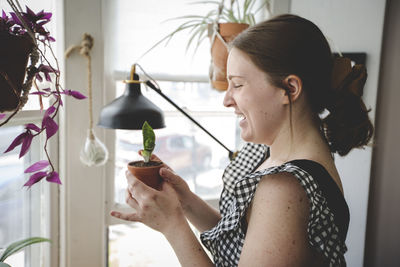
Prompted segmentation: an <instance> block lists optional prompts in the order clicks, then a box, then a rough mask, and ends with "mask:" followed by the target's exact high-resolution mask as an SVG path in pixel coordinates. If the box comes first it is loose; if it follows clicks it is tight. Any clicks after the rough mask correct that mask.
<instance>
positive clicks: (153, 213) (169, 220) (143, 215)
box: [111, 171, 186, 234]
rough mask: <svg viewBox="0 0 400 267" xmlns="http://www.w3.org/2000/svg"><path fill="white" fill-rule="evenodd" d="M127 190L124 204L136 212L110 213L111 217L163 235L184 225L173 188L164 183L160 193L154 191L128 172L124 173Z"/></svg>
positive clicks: (183, 217) (179, 205)
mask: <svg viewBox="0 0 400 267" xmlns="http://www.w3.org/2000/svg"><path fill="white" fill-rule="evenodd" d="M126 178H127V181H128V188H127V191H126V203H127V204H128V205H129V206H131V207H132V208H134V209H135V210H136V211H135V212H132V213H121V212H117V211H112V212H111V215H112V216H114V217H116V218H120V219H123V220H127V221H133V222H141V223H144V224H145V225H147V226H149V227H151V228H153V229H154V230H156V231H159V232H161V233H163V234H165V233H167V232H169V231H170V230H173V229H174V228H175V229H176V227H177V225H180V224H182V223H186V219H185V216H184V214H183V210H182V206H181V204H180V201H179V199H178V195H177V193H176V191H175V190H174V188H173V187H172V186H171V185H170V184H169V183H166V182H163V183H162V188H161V190H160V191H158V190H155V189H153V188H151V187H149V186H147V185H146V184H144V183H143V182H141V181H140V180H139V179H137V178H136V177H134V176H133V175H132V174H131V173H130V172H129V171H127V172H126Z"/></svg>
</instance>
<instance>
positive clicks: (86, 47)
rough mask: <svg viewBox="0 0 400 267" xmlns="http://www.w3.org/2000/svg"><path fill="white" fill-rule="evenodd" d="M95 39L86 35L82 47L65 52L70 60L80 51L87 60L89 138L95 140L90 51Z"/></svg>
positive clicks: (78, 46)
mask: <svg viewBox="0 0 400 267" xmlns="http://www.w3.org/2000/svg"><path fill="white" fill-rule="evenodd" d="M93 43H94V40H93V37H92V36H91V35H90V34H88V33H85V34H84V35H83V40H82V42H81V44H80V45H74V46H71V47H69V48H68V49H67V51H66V52H65V57H66V58H68V57H69V56H70V55H71V53H72V52H73V51H75V50H77V49H79V54H81V55H82V56H83V57H85V58H86V59H87V73H88V98H89V105H88V109H89V130H90V131H89V138H90V139H91V140H94V134H93V93H92V57H91V56H90V51H91V50H92V48H93Z"/></svg>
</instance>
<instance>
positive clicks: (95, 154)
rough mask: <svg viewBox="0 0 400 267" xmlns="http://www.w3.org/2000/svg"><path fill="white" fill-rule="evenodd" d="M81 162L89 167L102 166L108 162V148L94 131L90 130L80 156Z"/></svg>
mask: <svg viewBox="0 0 400 267" xmlns="http://www.w3.org/2000/svg"><path fill="white" fill-rule="evenodd" d="M80 159H81V162H82V163H83V164H85V165H87V166H89V167H91V166H101V165H103V164H105V163H106V162H107V160H108V151H107V148H106V146H105V145H104V144H103V143H102V142H101V141H100V140H99V139H98V138H97V137H96V136H95V135H94V133H93V130H91V129H89V130H88V135H87V137H86V141H85V145H84V146H83V148H82V150H81V154H80Z"/></svg>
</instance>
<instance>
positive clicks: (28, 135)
mask: <svg viewBox="0 0 400 267" xmlns="http://www.w3.org/2000/svg"><path fill="white" fill-rule="evenodd" d="M32 139H33V135H32V134H31V133H30V132H26V136H25V138H24V141H23V142H22V146H21V151H20V152H19V158H22V157H23V156H24V155H25V154H26V153H27V152H28V151H29V148H30V147H31V144H32Z"/></svg>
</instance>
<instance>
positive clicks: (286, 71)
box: [231, 14, 374, 156]
mask: <svg viewBox="0 0 400 267" xmlns="http://www.w3.org/2000/svg"><path fill="white" fill-rule="evenodd" d="M231 46H233V47H236V48H238V49H240V50H241V51H243V52H245V53H246V54H247V55H248V56H249V57H250V58H251V60H252V61H253V63H254V64H255V65H256V66H257V67H259V68H260V69H261V70H263V71H264V72H265V73H267V75H268V77H269V78H270V81H271V83H272V84H273V85H274V86H277V87H280V88H283V89H284V90H286V91H288V88H287V86H286V85H285V84H283V81H284V79H285V78H286V77H287V76H288V75H290V74H294V75H296V76H298V77H299V78H300V79H301V80H302V82H303V88H304V92H305V94H306V97H307V100H308V103H309V105H310V107H311V110H312V112H313V113H314V114H318V115H320V114H321V113H322V112H323V111H324V110H328V111H329V114H328V115H327V116H326V117H325V118H323V119H321V130H322V132H323V133H324V135H325V138H326V139H327V141H328V144H329V146H330V149H331V152H332V153H336V152H337V153H338V154H339V155H341V156H344V155H346V154H348V153H349V151H350V150H351V149H352V148H355V147H363V146H364V145H366V144H368V142H369V140H370V139H371V137H372V134H373V130H374V128H373V126H372V123H371V121H370V119H369V117H368V110H367V109H366V108H365V105H364V103H363V101H362V99H361V96H360V95H356V94H354V93H353V92H352V90H349V89H348V88H347V87H349V84H351V86H353V87H354V86H356V87H357V89H356V90H354V91H357V92H362V90H363V87H364V84H365V79H360V75H362V74H364V76H365V78H366V71H365V67H364V66H361V67H360V66H359V65H357V66H358V68H357V70H355V68H353V71H351V73H350V74H349V75H348V77H347V80H349V77H350V82H347V83H342V84H341V88H339V89H340V90H339V89H337V88H332V86H331V80H332V78H331V77H332V69H333V62H334V61H333V56H332V53H331V50H330V47H329V44H328V42H327V40H326V38H325V37H324V35H323V34H322V32H321V31H320V29H319V28H318V27H317V26H316V25H315V24H314V23H312V22H311V21H309V20H306V19H304V18H301V17H299V16H296V15H289V14H286V15H280V16H277V17H274V18H272V19H269V20H267V21H264V22H261V23H259V24H257V25H254V26H253V27H250V28H248V29H247V30H245V31H244V32H242V33H241V34H239V35H238V36H237V37H236V38H235V39H234V40H233V41H232V43H231ZM360 68H361V71H360ZM353 80H358V81H360V80H361V82H357V83H354V82H353V83H352V82H351V81H353ZM343 87H345V88H343ZM289 96H290V95H289ZM289 100H290V97H289ZM290 105H291V102H290ZM290 108H291V106H290Z"/></svg>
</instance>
